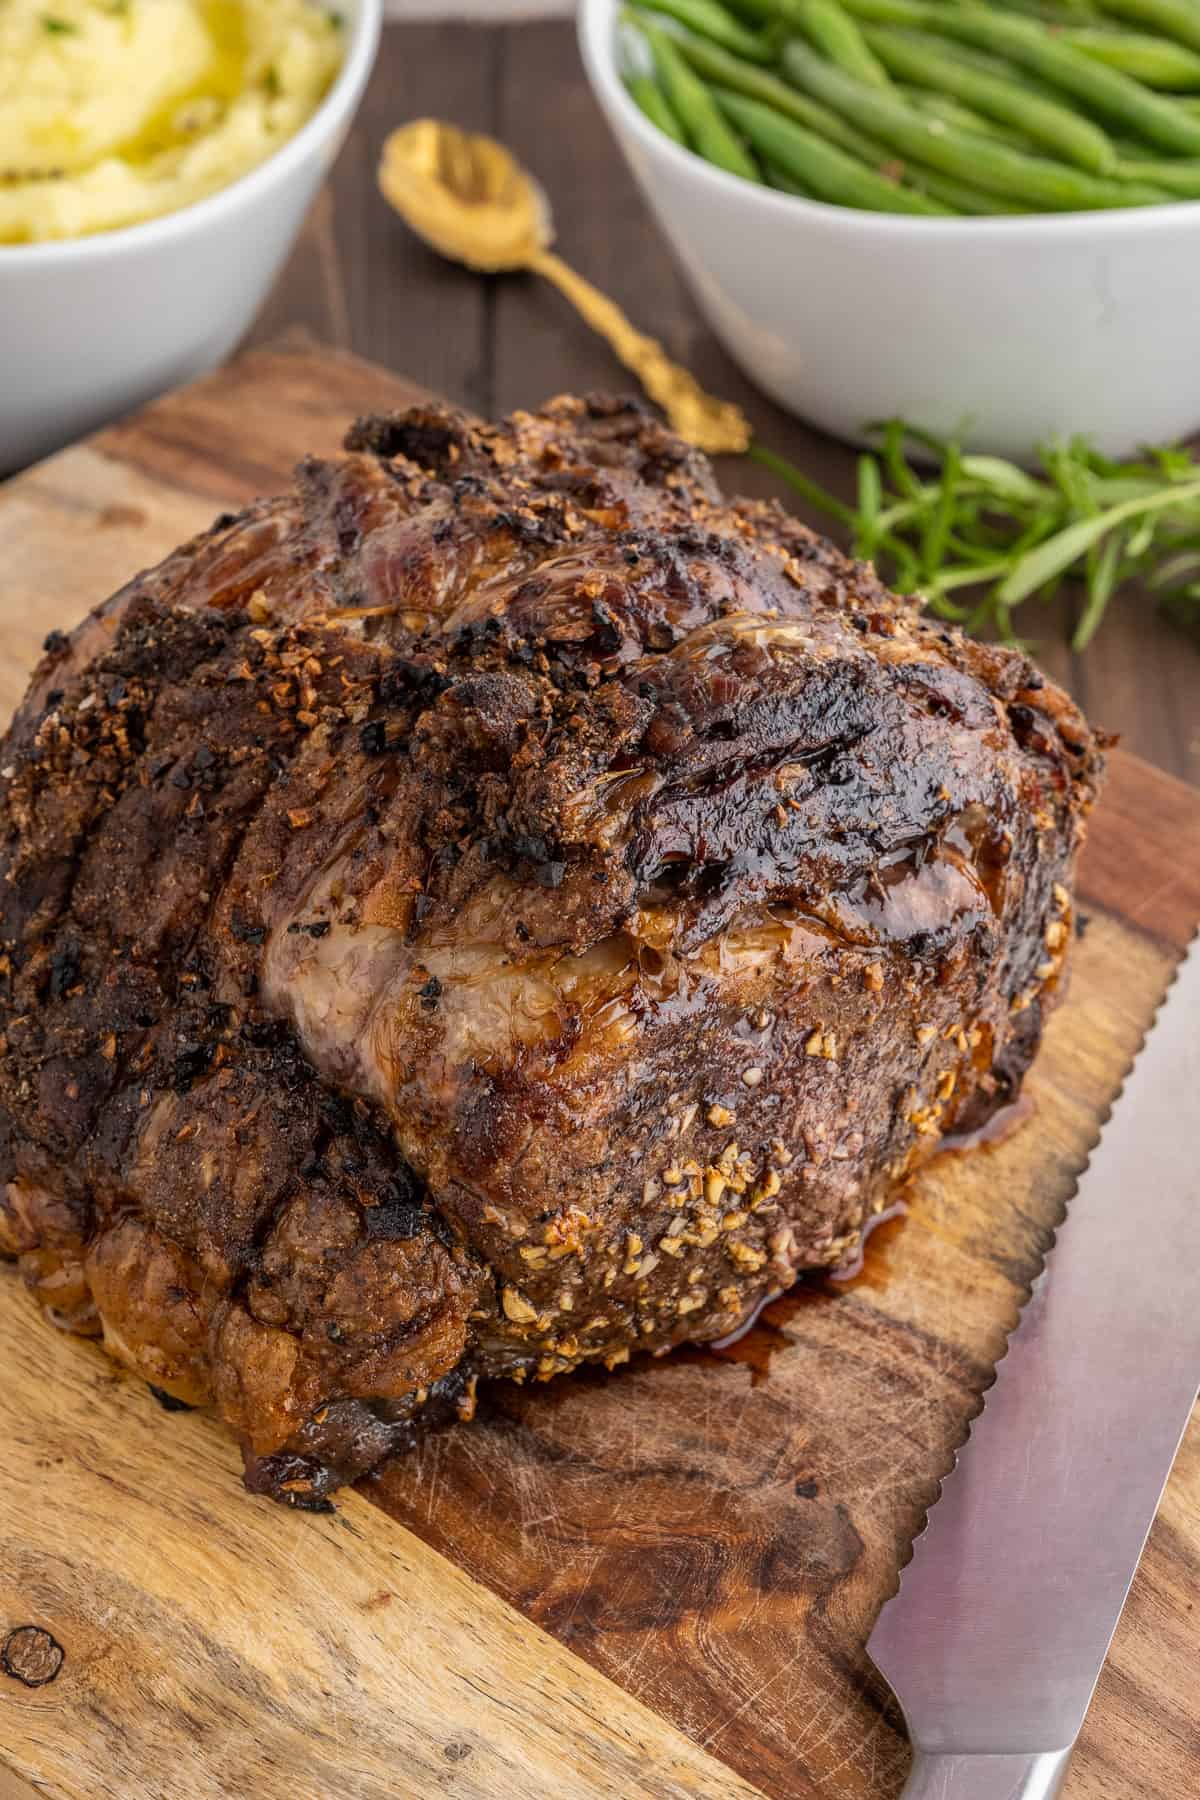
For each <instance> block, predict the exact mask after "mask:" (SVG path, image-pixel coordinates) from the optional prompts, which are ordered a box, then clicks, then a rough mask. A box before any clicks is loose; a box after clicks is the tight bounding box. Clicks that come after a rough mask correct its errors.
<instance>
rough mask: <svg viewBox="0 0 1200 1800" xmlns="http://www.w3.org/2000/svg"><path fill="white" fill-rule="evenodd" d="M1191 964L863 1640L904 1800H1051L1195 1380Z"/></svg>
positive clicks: (1198, 1177)
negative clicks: (884, 1701) (888, 1720)
mask: <svg viewBox="0 0 1200 1800" xmlns="http://www.w3.org/2000/svg"><path fill="white" fill-rule="evenodd" d="M1198 1121H1200V949H1198V947H1197V946H1196V945H1193V947H1192V950H1191V951H1190V952H1189V954H1188V955H1187V956H1186V957H1185V958H1184V960H1183V962H1182V963H1181V964H1180V965H1179V969H1178V971H1177V973H1176V976H1175V980H1174V982H1173V984H1172V986H1171V988H1170V989H1169V990H1168V994H1167V997H1166V999H1165V1001H1164V1002H1163V1005H1162V1007H1161V1008H1160V1010H1159V1013H1158V1016H1157V1019H1156V1021H1155V1023H1154V1026H1153V1028H1152V1030H1151V1031H1150V1033H1149V1036H1148V1038H1147V1039H1146V1042H1145V1044H1144V1046H1143V1048H1142V1050H1141V1052H1140V1054H1139V1055H1138V1057H1137V1059H1136V1061H1135V1062H1134V1065H1133V1068H1132V1070H1131V1072H1130V1074H1129V1076H1128V1077H1127V1079H1126V1081H1125V1085H1124V1088H1123V1089H1122V1092H1121V1094H1120V1096H1119V1098H1118V1099H1117V1101H1116V1103H1115V1106H1114V1109H1113V1113H1112V1116H1111V1118H1110V1120H1109V1122H1108V1124H1107V1125H1106V1126H1105V1128H1104V1130H1103V1133H1102V1135H1101V1139H1100V1142H1099V1144H1098V1146H1097V1147H1096V1148H1095V1149H1094V1150H1093V1152H1092V1156H1091V1160H1090V1162H1089V1164H1088V1166H1087V1168H1086V1169H1085V1170H1084V1172H1083V1174H1082V1176H1081V1177H1080V1180H1079V1185H1078V1188H1077V1191H1076V1193H1075V1197H1074V1199H1073V1200H1072V1201H1071V1203H1070V1207H1069V1209H1068V1215H1067V1219H1066V1221H1065V1222H1064V1224H1063V1225H1062V1226H1061V1227H1060V1229H1059V1234H1058V1242H1057V1247H1056V1248H1055V1249H1054V1251H1053V1253H1052V1255H1051V1257H1050V1259H1049V1261H1048V1262H1047V1264H1046V1266H1045V1268H1044V1269H1043V1271H1042V1274H1041V1275H1040V1277H1039V1278H1038V1280H1037V1282H1036V1283H1035V1284H1034V1288H1033V1292H1032V1293H1031V1296H1030V1299H1029V1301H1028V1303H1027V1305H1026V1307H1025V1310H1024V1313H1023V1315H1022V1318H1021V1321H1020V1324H1019V1326H1018V1327H1017V1329H1016V1330H1015V1332H1014V1334H1013V1336H1012V1338H1011V1339H1010V1341H1009V1347H1008V1351H1007V1354H1006V1355H1005V1356H1004V1358H1003V1360H1002V1361H1001V1362H1000V1364H999V1367H998V1370H997V1375H996V1381H995V1384H994V1386H993V1387H992V1389H991V1390H990V1392H989V1393H988V1395H987V1397H986V1400H985V1403H984V1407H983V1411H982V1412H981V1414H980V1415H979V1417H978V1418H977V1419H976V1421H975V1423H974V1426H973V1427H972V1431H971V1436H970V1438H969V1440H968V1442H967V1443H966V1444H965V1445H964V1447H963V1449H962V1451H961V1453H960V1456H959V1460H958V1463H957V1464H956V1466H955V1468H954V1469H953V1471H952V1472H951V1473H950V1475H949V1476H947V1478H946V1481H945V1483H944V1484H943V1489H942V1494H941V1497H940V1499H939V1500H938V1501H937V1503H936V1504H935V1505H934V1507H933V1509H932V1511H931V1512H930V1515H929V1519H928V1522H927V1525H926V1528H925V1531H924V1532H923V1533H922V1534H921V1536H920V1537H919V1538H918V1539H917V1541H916V1543H915V1545H914V1547H913V1557H912V1561H911V1563H910V1564H909V1566H908V1567H907V1568H906V1569H905V1571H904V1574H903V1576H902V1577H901V1582H900V1589H899V1592H898V1593H897V1595H896V1596H895V1597H894V1598H893V1599H892V1600H889V1601H888V1602H887V1603H886V1604H885V1606H884V1607H883V1610H882V1612H881V1613H880V1615H879V1620H878V1623H877V1624H876V1626H875V1629H874V1631H873V1633H872V1634H871V1637H870V1639H869V1641H868V1644H867V1649H868V1651H869V1653H870V1655H871V1657H872V1658H873V1660H874V1662H875V1664H876V1666H877V1667H878V1668H879V1669H880V1671H881V1672H882V1674H883V1675H884V1676H885V1677H886V1678H887V1680H888V1681H889V1682H890V1683H891V1685H892V1687H893V1689H894V1690H895V1692H896V1695H897V1698H898V1699H899V1701H900V1704H901V1706H902V1707H903V1709H904V1716H905V1720H906V1722H907V1724H908V1728H909V1735H910V1736H911V1738H912V1740H913V1746H914V1761H913V1770H912V1774H911V1776H910V1778H909V1783H908V1786H907V1787H906V1788H905V1790H904V1800H935V1797H936V1800H1051V1796H1053V1795H1055V1794H1057V1793H1058V1792H1059V1789H1060V1787H1061V1785H1062V1781H1063V1778H1064V1776H1065V1774H1066V1768H1067V1762H1068V1759H1069V1757H1070V1754H1071V1749H1072V1747H1073V1745H1074V1743H1075V1739H1076V1737H1077V1736H1078V1734H1079V1729H1080V1726H1081V1725H1082V1724H1083V1719H1084V1714H1085V1713H1086V1712H1087V1708H1088V1704H1089V1702H1090V1700H1091V1697H1092V1692H1093V1690H1094V1688H1095V1685H1096V1682H1097V1679H1098V1678H1099V1674H1100V1669H1101V1666H1102V1665H1103V1662H1104V1658H1105V1655H1106V1653H1107V1651H1108V1646H1109V1642H1110V1640H1111V1638H1112V1634H1113V1631H1114V1630H1115V1628H1116V1623H1117V1620H1118V1618H1119V1617H1120V1613H1121V1608H1122V1606H1123V1605H1124V1603H1125V1596H1126V1594H1127V1593H1128V1591H1129V1585H1130V1583H1131V1581H1132V1580H1133V1575H1134V1571H1135V1569H1136V1568H1137V1564H1138V1559H1139V1557H1140V1556H1141V1553H1142V1548H1143V1545H1144V1544H1145V1541H1146V1537H1147V1535H1148V1533H1149V1530H1150V1526H1151V1524H1152V1523H1153V1520H1154V1514H1155V1511H1156V1509H1157V1506H1158V1502H1159V1499H1160V1497H1161V1495H1162V1491H1163V1488H1164V1487H1165V1485H1166V1480H1167V1476H1168V1474H1169V1473H1170V1469H1171V1464H1172V1462H1173V1461H1174V1458H1175V1452H1176V1450H1177V1449H1178V1447H1179V1442H1180V1439H1181V1438H1182V1436H1183V1432H1184V1429H1185V1427H1186V1425H1187V1422H1188V1418H1189V1415H1190V1413H1191V1410H1192V1407H1193V1405H1194V1404H1195V1401H1196V1395H1197V1387H1198V1385H1200V1258H1198V1257H1197V1256H1196V1255H1195V1252H1194V1244H1195V1230H1196V1219H1197V1216H1198V1214H1200V1141H1198V1139H1200V1128H1198Z"/></svg>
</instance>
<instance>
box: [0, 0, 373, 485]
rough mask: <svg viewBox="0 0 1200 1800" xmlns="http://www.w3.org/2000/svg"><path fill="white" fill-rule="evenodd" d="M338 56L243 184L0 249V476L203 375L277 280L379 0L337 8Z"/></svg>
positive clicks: (360, 82)
mask: <svg viewBox="0 0 1200 1800" xmlns="http://www.w3.org/2000/svg"><path fill="white" fill-rule="evenodd" d="M344 10H345V12H346V16H347V21H348V23H347V45H346V58H345V61H344V63H343V65H342V68H341V70H340V71H339V73H338V76H337V79H336V80H335V82H334V84H333V86H332V87H331V88H330V90H329V92H328V94H327V95H326V96H325V99H324V100H323V101H322V103H321V105H320V106H319V107H318V109H317V111H316V112H315V113H314V114H313V116H312V118H311V119H309V120H308V121H307V122H306V124H305V125H304V126H303V127H302V128H301V130H300V131H298V132H297V133H296V135H295V137H293V138H289V139H288V141H287V143H286V144H284V145H282V146H281V148H280V149H279V150H277V151H276V152H275V154H274V155H273V156H272V157H270V158H269V159H268V160H267V161H266V162H264V163H261V164H260V165H259V166H258V168H256V169H253V170H252V171H251V172H250V173H249V174H248V175H244V176H242V178H241V179H240V180H238V181H235V182H232V183H231V184H230V185H229V186H228V187H225V188H221V189H220V190H219V191H218V192H217V193H215V194H211V195H209V197H208V198H207V199H204V200H200V201H197V202H196V203H195V204H194V205H192V206H186V207H183V208H182V209H181V210H180V211H178V212H173V213H167V214H165V215H164V216H163V217H162V218H158V219H151V220H148V221H147V222H146V223H145V224H141V225H131V226H128V227H127V228H125V229H124V230H121V231H109V232H102V233H98V234H96V235H95V236H92V237H84V238H72V239H68V240H65V241H63V242H56V243H48V244H6V245H0V471H3V470H5V469H14V468H17V467H19V466H20V465H21V464H22V463H26V462H31V461H32V460H33V459H34V458H35V457H38V456H44V455H45V454H46V453H47V452H48V451H50V450H54V449H56V448H57V447H58V446H59V445H60V444H64V443H67V442H68V441H69V440H70V439H71V438H74V437H77V436H79V434H80V433H81V432H84V431H90V430H91V429H92V428H93V427H94V426H97V425H100V424H102V423H103V422H104V421H105V420H107V419H112V418H115V417H116V416H117V415H118V414H120V413H123V412H128V411H129V410H131V409H132V408H133V407H135V406H140V405H141V404H142V403H143V402H144V401H146V400H148V399H150V398H151V396H152V395H154V394H158V393H161V392H162V391H163V389H164V388H168V387H174V386H175V385H176V384H177V383H179V382H182V381H189V380H191V379H192V377H193V376H196V375H199V374H202V373H203V372H204V371H205V370H206V369H211V368H213V367H214V366H215V365H216V364H217V363H219V362H221V361H223V359H224V358H225V357H226V356H227V355H228V354H229V352H230V350H232V348H233V346H234V345H235V344H236V343H237V341H238V339H239V338H240V337H241V335H242V333H243V332H244V331H245V329H246V327H247V326H248V325H249V323H250V321H251V319H252V318H253V317H254V314H255V312H256V311H257V309H258V307H259V305H260V304H261V302H262V300H263V299H264V297H265V295H266V293H267V290H268V289H269V287H270V286H271V283H272V282H273V280H274V279H275V276H276V274H277V273H278V271H279V269H280V266H281V265H282V263H283V260H284V258H285V257H286V255H287V253H288V251H289V250H290V248H291V246H292V242H293V240H294V238H295V236H296V233H297V231H298V230H299V228H300V223H301V221H302V219H303V218H304V214H305V212H306V211H307V209H308V206H309V203H310V201H311V200H312V197H313V195H314V193H315V192H316V189H317V187H318V185H319V184H320V182H321V179H322V177H323V176H324V175H325V173H326V171H327V170H328V168H329V165H330V164H331V163H332V161H333V159H334V157H335V156H336V155H337V152H338V150H339V149H340V147H341V143H342V139H343V137H344V136H345V133H346V130H347V128H348V126H349V124H350V119H351V117H352V115H353V113H354V109H355V107H356V106H357V104H358V101H359V98H360V96H361V94H362V90H363V86H364V84H365V82H366V79H367V76H368V75H369V73H370V70H371V64H372V62H373V61H374V58H375V51H376V48H377V47H378V43H379V27H380V18H381V12H382V0H344Z"/></svg>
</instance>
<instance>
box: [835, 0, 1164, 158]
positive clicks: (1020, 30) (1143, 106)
mask: <svg viewBox="0 0 1200 1800" xmlns="http://www.w3.org/2000/svg"><path fill="white" fill-rule="evenodd" d="M844 4H845V5H846V6H847V7H848V9H849V10H850V11H851V12H852V13H854V14H855V15H856V16H857V17H859V18H865V19H871V20H874V21H876V22H878V23H881V24H900V25H915V26H918V27H921V28H924V29H926V30H930V31H933V32H934V33H936V34H937V35H938V36H940V37H952V38H956V39H961V40H962V41H963V42H965V43H968V44H974V45H975V46H976V47H977V48H979V49H981V50H990V51H992V52H994V53H995V54H996V55H998V56H1003V57H1004V58H1006V60H1007V61H1009V62H1014V63H1019V64H1020V66H1021V67H1022V68H1025V69H1032V70H1033V72H1034V73H1035V74H1036V75H1040V76H1042V77H1043V78H1044V79H1045V80H1046V81H1048V82H1050V83H1051V85H1052V86H1054V87H1058V88H1062V89H1064V90H1065V91H1066V92H1067V93H1069V94H1073V95H1074V96H1075V98H1076V99H1077V100H1081V101H1083V103H1084V105H1085V106H1087V107H1089V108H1090V109H1091V110H1092V111H1093V112H1096V113H1099V114H1100V115H1101V117H1103V118H1106V119H1108V120H1110V121H1111V122H1112V123H1113V124H1114V125H1120V126H1124V127H1125V128H1126V129H1127V130H1129V131H1132V132H1133V133H1134V134H1135V135H1136V136H1137V137H1140V138H1144V139H1146V141H1147V142H1149V143H1152V144H1157V145H1158V146H1159V148H1160V149H1163V150H1174V151H1178V152H1180V153H1181V154H1191V155H1193V156H1194V155H1197V154H1200V126H1198V125H1197V122H1196V120H1195V119H1193V118H1192V117H1191V116H1190V115H1189V114H1188V113H1186V112H1184V111H1183V110H1182V109H1181V108H1180V107H1178V106H1176V105H1175V103H1174V102H1173V101H1171V100H1169V99H1166V98H1164V96H1163V95H1162V94H1156V93H1153V92H1152V91H1151V90H1150V89H1149V88H1144V87H1143V86H1142V85H1141V83H1140V82H1138V81H1133V80H1131V78H1130V77H1129V76H1128V75H1122V74H1121V72H1120V70H1119V69H1110V68H1108V67H1107V66H1106V65H1105V64H1104V63H1099V62H1096V61H1095V60H1094V59H1093V58H1092V57H1090V56H1085V55H1083V53H1082V52H1081V51H1079V50H1073V49H1072V48H1071V46H1070V45H1069V44H1064V43H1061V42H1060V41H1059V40H1058V38H1056V37H1055V35H1054V33H1053V32H1051V31H1048V30H1047V29H1046V28H1045V26H1043V25H1039V24H1038V22H1037V20H1035V19H1023V18H1017V17H1014V16H1013V15H1011V14H1008V13H1002V12H999V11H996V10H994V9H988V8H986V7H984V6H980V5H974V4H964V5H957V4H956V5H946V4H941V5H928V4H926V3H925V0H844Z"/></svg>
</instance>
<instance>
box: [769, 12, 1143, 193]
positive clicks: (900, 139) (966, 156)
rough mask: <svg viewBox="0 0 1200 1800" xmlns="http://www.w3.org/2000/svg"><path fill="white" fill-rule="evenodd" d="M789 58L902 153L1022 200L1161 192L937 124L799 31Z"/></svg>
mask: <svg viewBox="0 0 1200 1800" xmlns="http://www.w3.org/2000/svg"><path fill="white" fill-rule="evenodd" d="M783 66H784V68H785V70H786V71H787V73H788V74H789V75H790V76H791V77H792V79H793V80H794V81H795V82H796V83H797V84H798V85H799V86H800V87H802V88H803V89H804V90H805V92H806V93H809V94H811V95H813V97H814V98H816V99H818V100H821V101H823V102H824V104H825V105H826V106H830V107H832V108H833V109H834V110H835V111H837V112H840V113H842V114H843V115H847V114H849V115H851V116H853V117H854V118H855V120H856V121H858V122H859V123H861V125H863V126H865V127H866V129H867V130H868V131H869V132H870V133H871V134H872V135H873V136H875V137H879V138H882V139H883V141H884V143H886V144H890V145H891V146H892V148H893V149H895V150H899V151H901V153H902V154H903V155H905V156H911V157H912V158H913V159H914V161H916V162H923V163H928V164H929V165H930V167H931V168H934V169H939V170H941V171H942V172H943V173H944V174H946V175H952V176H956V177H958V178H960V179H962V180H964V181H969V182H970V183H971V184H972V186H974V187H979V188H983V189H985V190H986V191H987V192H988V193H996V194H1004V195H1005V196H1007V198H1009V199H1010V200H1017V201H1019V202H1020V203H1021V204H1022V205H1024V206H1032V207H1037V208H1039V209H1041V210H1042V211H1048V212H1083V211H1091V210H1095V209H1100V208H1104V207H1110V206H1112V207H1115V206H1148V205H1152V204H1154V202H1156V201H1158V200H1161V199H1162V198H1163V196H1162V192H1161V190H1159V189H1156V188H1151V187H1141V186H1140V185H1136V184H1134V183H1132V182H1130V183H1128V184H1127V183H1124V182H1120V181H1105V180H1102V179H1101V178H1100V177H1098V176H1095V175H1087V174H1084V173H1083V171H1081V170H1078V169H1070V168H1067V167H1066V166H1065V165H1064V164H1061V163H1054V162H1050V161H1049V160H1048V159H1047V158H1045V157H1041V156H1025V155H1024V154H1023V153H1022V152H1021V151H1019V150H1011V149H1009V147H1008V145H1007V144H999V143H996V142H995V141H994V140H993V139H990V138H983V137H975V136H974V134H973V133H971V132H966V131H956V130H955V129H954V128H953V127H952V126H950V125H942V126H941V127H940V129H933V127H934V125H935V124H938V123H939V122H937V121H931V120H929V119H927V118H923V117H922V115H921V114H920V113H919V112H916V111H915V110H914V109H913V108H912V107H910V106H906V105H905V104H904V102H903V100H901V99H899V98H898V97H894V96H893V95H891V94H882V93H880V92H879V91H878V89H876V88H872V87H868V86H867V84H866V83H865V82H863V81H856V80H855V79H854V77H853V76H852V75H847V74H846V73H845V71H844V70H843V69H835V68H834V67H833V65H832V64H831V63H826V62H822V60H821V58H820V57H818V56H816V55H815V54H814V53H813V52H812V51H811V50H809V48H808V47H807V45H805V44H802V43H801V42H800V41H799V39H795V38H794V39H793V40H792V41H791V42H790V43H789V44H788V45H787V46H786V48H785V49H784V52H783Z"/></svg>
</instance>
